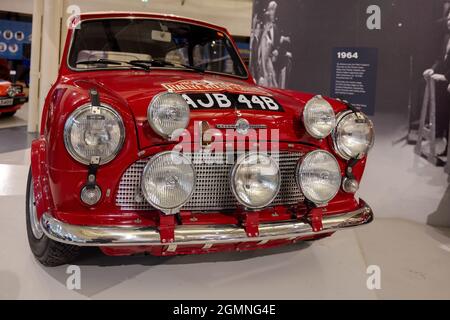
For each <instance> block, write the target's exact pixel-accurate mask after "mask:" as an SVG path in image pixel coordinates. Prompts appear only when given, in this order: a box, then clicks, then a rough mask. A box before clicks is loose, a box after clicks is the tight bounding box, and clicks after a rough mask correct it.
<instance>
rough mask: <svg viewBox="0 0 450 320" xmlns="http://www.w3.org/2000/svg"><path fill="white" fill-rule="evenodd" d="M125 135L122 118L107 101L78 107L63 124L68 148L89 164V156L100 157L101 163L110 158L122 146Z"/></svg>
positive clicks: (81, 160)
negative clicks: (104, 103) (102, 103)
mask: <svg viewBox="0 0 450 320" xmlns="http://www.w3.org/2000/svg"><path fill="white" fill-rule="evenodd" d="M124 139H125V129H124V125H123V121H122V118H121V117H120V115H119V114H118V113H117V112H116V111H115V110H114V109H112V108H111V107H110V106H107V105H102V106H100V107H92V106H91V105H86V106H83V107H80V108H78V109H77V110H75V111H74V112H73V113H72V114H71V115H70V117H69V118H68V119H67V121H66V125H65V127H64V143H65V145H66V149H67V151H68V152H69V153H70V155H71V156H72V157H73V158H74V159H75V160H77V161H79V162H81V163H83V164H89V163H90V162H91V159H92V157H100V164H105V163H108V162H110V161H111V160H113V159H114V158H115V157H116V156H117V154H118V153H119V151H120V150H121V149H122V145H123V142H124Z"/></svg>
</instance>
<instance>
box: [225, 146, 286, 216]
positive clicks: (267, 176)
mask: <svg viewBox="0 0 450 320" xmlns="http://www.w3.org/2000/svg"><path fill="white" fill-rule="evenodd" d="M280 185H281V175H280V170H279V168H278V165H277V163H276V162H275V161H274V160H273V159H272V158H271V157H269V156H267V155H264V154H259V153H250V154H247V155H242V156H241V157H240V158H239V159H238V160H237V162H236V164H235V165H234V167H233V170H232V173H231V189H232V191H233V193H234V195H235V196H236V199H237V200H238V201H239V202H240V203H241V204H242V205H243V206H245V207H246V208H250V209H261V208H264V207H266V206H268V205H269V204H270V203H272V201H273V200H274V199H275V197H276V196H277V194H278V192H279V190H280Z"/></svg>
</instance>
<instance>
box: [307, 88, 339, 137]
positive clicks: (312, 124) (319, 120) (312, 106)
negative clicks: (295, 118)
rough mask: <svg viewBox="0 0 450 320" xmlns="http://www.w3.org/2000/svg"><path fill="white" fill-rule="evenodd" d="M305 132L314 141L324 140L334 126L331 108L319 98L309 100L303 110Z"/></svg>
mask: <svg viewBox="0 0 450 320" xmlns="http://www.w3.org/2000/svg"><path fill="white" fill-rule="evenodd" d="M303 122H304V124H305V128H306V131H307V132H308V133H309V134H310V135H311V136H313V137H314V138H316V139H323V138H326V137H327V136H328V135H329V134H330V133H331V132H332V131H333V129H334V128H335V126H336V116H335V114H334V110H333V107H332V106H331V105H330V103H329V102H328V101H326V100H325V99H324V98H323V97H321V96H315V97H314V98H312V99H311V100H309V101H308V102H307V103H306V105H305V108H304V109H303Z"/></svg>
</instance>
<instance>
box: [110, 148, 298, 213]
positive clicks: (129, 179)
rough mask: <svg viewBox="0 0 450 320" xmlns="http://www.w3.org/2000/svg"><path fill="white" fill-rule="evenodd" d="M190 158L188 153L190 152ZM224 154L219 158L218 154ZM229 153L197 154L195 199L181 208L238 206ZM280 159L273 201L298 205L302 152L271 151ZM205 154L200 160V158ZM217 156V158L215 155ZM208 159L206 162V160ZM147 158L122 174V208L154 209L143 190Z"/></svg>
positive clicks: (119, 198) (118, 201) (119, 195)
mask: <svg viewBox="0 0 450 320" xmlns="http://www.w3.org/2000/svg"><path fill="white" fill-rule="evenodd" d="M187 156H188V157H189V155H187ZM218 156H219V157H221V159H219V160H220V161H217V160H218V159H217V157H218ZM230 156H231V157H234V154H233V155H230V154H228V155H227V154H220V155H217V154H216V155H211V156H209V157H210V158H209V159H208V158H206V159H205V155H199V154H194V155H192V157H191V159H192V161H193V164H194V167H195V170H196V173H197V185H196V189H195V191H194V194H193V195H192V198H191V199H190V200H189V202H188V203H186V204H185V205H184V206H183V208H182V210H189V211H214V210H216V211H217V210H227V209H235V208H236V207H237V205H238V202H237V200H236V198H235V197H234V195H233V193H232V191H231V187H230V171H231V169H232V167H233V161H228V162H227V161H226V157H230ZM271 156H272V158H274V160H277V161H278V165H279V167H280V171H281V188H280V192H279V193H278V196H277V197H276V198H275V200H274V201H273V203H272V206H277V205H284V206H289V205H295V204H297V203H299V202H303V201H304V197H303V194H302V192H301V190H300V189H299V187H298V185H297V183H296V180H295V168H296V166H297V163H298V160H299V159H300V157H301V156H302V154H301V153H289V152H280V153H277V154H271ZM199 157H202V158H201V160H202V161H200V158H199ZM212 157H214V158H212ZM205 160H206V161H205ZM147 161H148V160H139V161H137V162H135V163H134V164H133V165H131V166H130V167H129V168H128V169H127V171H126V172H125V173H124V175H123V176H122V179H121V181H120V184H119V188H118V191H117V194H116V204H117V206H119V207H120V208H121V209H122V210H133V211H135V210H137V211H139V210H153V209H154V208H153V207H152V206H151V205H150V204H149V203H148V202H147V201H146V200H145V198H144V196H143V194H142V191H141V186H140V183H141V176H142V172H143V171H144V167H145V165H146V164H147Z"/></svg>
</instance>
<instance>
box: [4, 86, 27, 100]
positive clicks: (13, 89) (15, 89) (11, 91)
mask: <svg viewBox="0 0 450 320" xmlns="http://www.w3.org/2000/svg"><path fill="white" fill-rule="evenodd" d="M22 92H23V88H22V86H20V85H15V84H12V85H11V86H10V87H9V88H8V90H6V93H7V94H8V96H9V97H11V98H14V97H15V96H17V95H18V94H19V93H22Z"/></svg>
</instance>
